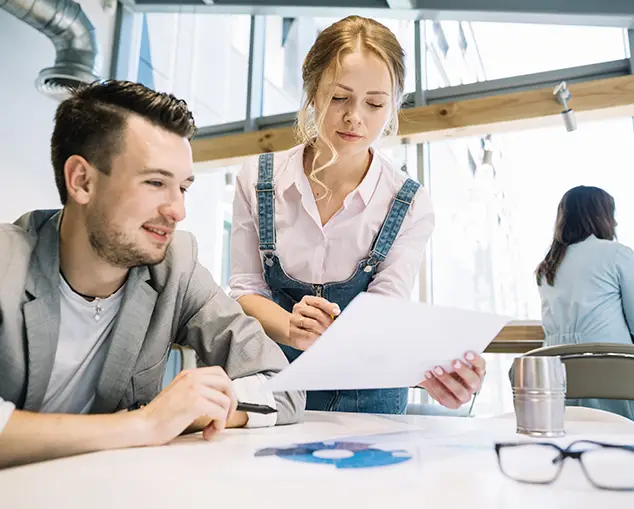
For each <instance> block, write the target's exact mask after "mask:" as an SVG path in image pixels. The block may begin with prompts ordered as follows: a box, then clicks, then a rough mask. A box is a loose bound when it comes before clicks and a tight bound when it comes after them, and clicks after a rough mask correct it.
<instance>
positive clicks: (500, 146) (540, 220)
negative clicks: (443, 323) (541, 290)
mask: <svg viewBox="0 0 634 509" xmlns="http://www.w3.org/2000/svg"><path fill="white" fill-rule="evenodd" d="M492 144H493V145H492V146H493V152H494V164H493V166H489V165H483V164H482V157H483V151H482V149H481V145H480V139H479V138H475V139H458V140H451V141H442V142H433V143H431V144H430V160H431V163H430V184H429V186H430V189H431V198H432V201H433V203H434V208H435V210H436V229H435V231H434V235H433V239H432V281H433V283H432V297H433V302H434V304H438V305H446V306H457V307H461V308H466V309H474V310H480V311H487V312H495V313H500V314H506V315H509V316H512V317H514V318H517V319H533V320H539V319H540V318H541V315H540V302H539V296H538V293H537V288H536V286H535V282H534V277H533V272H534V270H535V267H536V266H537V264H538V263H539V262H540V261H541V259H542V258H543V256H544V254H545V252H546V250H547V249H548V246H549V245H550V242H551V240H552V234H553V227H554V222H555V215H556V211H557V204H558V203H559V200H560V199H561V197H562V195H563V194H564V192H565V191H567V190H568V189H569V188H571V187H574V186H576V185H581V184H584V185H596V186H599V187H602V188H604V189H605V190H606V191H608V192H609V193H611V194H612V195H613V196H614V198H615V201H616V206H617V220H618V219H620V221H619V224H620V225H619V229H618V234H619V239H620V240H621V242H624V243H625V244H629V245H631V246H634V222H633V221H629V220H628V218H630V217H634V202H633V201H632V199H631V196H630V195H631V193H630V190H629V188H628V186H627V185H626V184H627V182H628V180H627V177H626V176H627V175H628V174H629V173H630V172H631V168H633V167H634V152H633V151H632V149H631V147H632V144H634V132H633V128H632V120H631V119H630V118H626V119H617V120H609V121H602V122H594V123H583V124H580V126H579V129H578V130H577V131H574V132H571V133H568V132H566V130H565V128H564V126H563V124H562V125H557V126H554V127H549V128H544V129H538V130H532V131H522V132H515V133H507V134H497V135H494V136H493V137H492ZM473 147H475V148H473ZM471 154H477V156H476V157H474V156H472V155H471ZM472 159H476V164H477V165H478V166H477V168H476V171H475V173H474V172H473V170H472V164H473V163H472V162H471V160H472Z"/></svg>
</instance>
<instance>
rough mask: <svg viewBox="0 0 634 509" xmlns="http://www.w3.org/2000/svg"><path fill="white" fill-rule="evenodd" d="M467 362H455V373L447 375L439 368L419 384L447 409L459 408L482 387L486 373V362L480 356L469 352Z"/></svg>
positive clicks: (428, 373)
mask: <svg viewBox="0 0 634 509" xmlns="http://www.w3.org/2000/svg"><path fill="white" fill-rule="evenodd" d="M465 359H466V361H467V362H468V363H469V364H471V367H469V366H468V365H467V364H466V363H465V362H463V361H460V360H455V361H453V363H452V367H453V369H454V371H453V372H452V373H447V372H446V371H445V370H444V369H443V368H441V367H440V366H437V367H436V368H434V369H433V370H432V371H428V372H427V373H425V380H423V381H422V382H421V383H419V384H418V385H419V387H422V388H424V389H425V390H426V391H427V392H428V393H429V395H430V396H431V397H432V398H434V399H435V400H436V401H438V403H440V404H441V405H443V406H445V407H447V408H453V409H455V408H459V407H460V406H461V405H463V404H465V403H467V402H468V401H469V400H470V399H471V397H472V396H473V395H474V394H475V393H476V392H478V391H479V390H480V387H482V380H483V378H484V374H485V372H486V362H485V360H484V359H483V358H482V357H480V356H479V355H477V354H475V353H472V352H469V353H467V354H466V355H465Z"/></svg>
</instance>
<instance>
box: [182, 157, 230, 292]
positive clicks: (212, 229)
mask: <svg viewBox="0 0 634 509" xmlns="http://www.w3.org/2000/svg"><path fill="white" fill-rule="evenodd" d="M239 169H240V166H230V167H227V168H223V169H220V168H214V169H204V170H203V169H202V168H201V167H196V168H195V169H194V173H195V174H196V182H194V184H193V185H192V186H191V187H190V189H189V191H188V192H187V194H186V195H185V208H186V211H187V217H186V218H185V220H184V221H182V222H181V223H180V224H179V226H178V227H179V229H183V230H187V231H189V232H191V233H193V234H194V235H195V237H196V241H197V243H198V260H199V261H200V263H201V264H202V265H204V266H205V268H207V270H209V271H210V272H211V274H212V275H213V277H214V280H215V281H216V283H218V285H220V286H221V287H222V288H223V289H225V290H226V289H227V287H228V282H229V277H228V272H229V270H230V265H229V242H230V239H231V216H232V204H233V196H234V192H235V191H234V189H235V187H234V184H233V182H234V176H235V174H236V173H237V172H238V171H239Z"/></svg>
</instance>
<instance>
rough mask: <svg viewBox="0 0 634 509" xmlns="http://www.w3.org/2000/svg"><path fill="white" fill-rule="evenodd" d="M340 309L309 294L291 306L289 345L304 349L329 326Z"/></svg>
mask: <svg viewBox="0 0 634 509" xmlns="http://www.w3.org/2000/svg"><path fill="white" fill-rule="evenodd" d="M340 313H341V310H340V309H339V306H338V305H337V304H334V303H332V302H329V301H327V300H326V299H323V298H322V297H313V296H310V295H306V296H304V298H303V299H302V300H301V301H299V302H298V303H297V304H295V305H294V306H293V313H292V314H291V319H290V330H289V340H290V346H292V347H293V348H296V349H298V350H306V349H307V348H308V347H309V346H310V345H312V344H313V343H314V342H315V341H316V340H317V338H318V337H319V336H321V335H322V334H323V333H324V331H325V330H326V329H327V328H328V327H330V325H331V324H332V322H333V321H334V319H335V318H336V317H337V316H339V314H340Z"/></svg>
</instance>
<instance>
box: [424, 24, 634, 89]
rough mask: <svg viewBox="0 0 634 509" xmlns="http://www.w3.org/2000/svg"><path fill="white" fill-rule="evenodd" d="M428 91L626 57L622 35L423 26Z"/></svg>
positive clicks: (552, 28) (529, 27)
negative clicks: (424, 27)
mask: <svg viewBox="0 0 634 509" xmlns="http://www.w3.org/2000/svg"><path fill="white" fill-rule="evenodd" d="M426 23H427V24H426V30H425V34H426V47H427V67H428V68H427V70H426V72H425V76H426V77H427V81H428V88H430V89H434V88H441V87H446V86H455V85H460V84H467V83H474V82H477V81H484V80H494V79H499V78H509V77H512V76H520V75H524V74H531V73H536V72H543V71H552V70H556V69H563V68H567V67H576V66H580V65H587V64H596V63H599V62H609V61H612V60H619V59H623V58H626V57H627V49H626V48H627V44H626V37H625V35H626V34H625V31H624V30H623V29H621V28H611V27H585V26H564V25H539V24H521V23H489V22H465V21H462V22H460V21H440V22H438V21H427V22H426Z"/></svg>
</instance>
